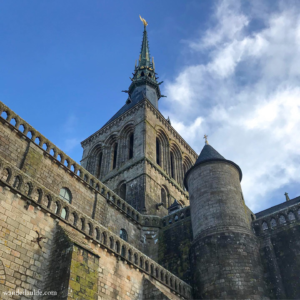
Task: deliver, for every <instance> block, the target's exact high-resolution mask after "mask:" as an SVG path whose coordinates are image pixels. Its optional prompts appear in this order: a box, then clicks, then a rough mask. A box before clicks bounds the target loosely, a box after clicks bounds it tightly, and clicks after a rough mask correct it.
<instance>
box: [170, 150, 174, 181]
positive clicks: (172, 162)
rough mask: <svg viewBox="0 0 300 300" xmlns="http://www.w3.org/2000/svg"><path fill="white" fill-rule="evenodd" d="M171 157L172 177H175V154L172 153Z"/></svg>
mask: <svg viewBox="0 0 300 300" xmlns="http://www.w3.org/2000/svg"><path fill="white" fill-rule="evenodd" d="M170 159H171V177H172V178H174V179H175V164H174V154H173V153H172V152H171V153H170Z"/></svg>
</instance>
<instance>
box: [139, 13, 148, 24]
mask: <svg viewBox="0 0 300 300" xmlns="http://www.w3.org/2000/svg"><path fill="white" fill-rule="evenodd" d="M140 19H141V21H142V22H143V24H144V26H145V27H146V26H147V25H148V23H147V21H146V20H145V19H144V18H142V17H141V15H140Z"/></svg>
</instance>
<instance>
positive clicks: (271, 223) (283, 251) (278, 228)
mask: <svg viewBox="0 0 300 300" xmlns="http://www.w3.org/2000/svg"><path fill="white" fill-rule="evenodd" d="M295 200H296V201H289V202H285V203H282V204H279V205H278V206H277V207H274V209H269V210H270V212H269V213H268V210H266V211H265V212H261V213H258V214H257V216H258V218H257V219H256V220H255V221H254V222H253V223H252V225H253V229H254V231H255V232H256V235H257V236H258V237H259V238H260V240H261V249H260V252H261V257H262V262H263V266H264V278H265V281H266V284H267V286H268V289H269V293H270V298H272V299H299V298H300V288H299V284H298V283H299V273H300V259H299V257H300V243H299V236H300V203H299V201H297V199H295ZM298 200H299V199H298Z"/></svg>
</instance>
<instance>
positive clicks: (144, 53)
mask: <svg viewBox="0 0 300 300" xmlns="http://www.w3.org/2000/svg"><path fill="white" fill-rule="evenodd" d="M140 18H141V16H140ZM141 20H145V19H143V18H141ZM143 23H144V22H143ZM145 24H147V22H145V23H144V32H143V42H142V48H141V54H140V61H139V67H142V66H144V67H150V52H149V42H148V36H147V25H148V24H147V25H145ZM151 67H152V64H151Z"/></svg>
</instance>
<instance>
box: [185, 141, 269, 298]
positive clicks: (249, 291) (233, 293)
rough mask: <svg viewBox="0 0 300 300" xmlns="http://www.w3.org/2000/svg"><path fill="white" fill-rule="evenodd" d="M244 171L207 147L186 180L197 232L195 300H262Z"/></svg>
mask: <svg viewBox="0 0 300 300" xmlns="http://www.w3.org/2000/svg"><path fill="white" fill-rule="evenodd" d="M241 179H242V171H241V169H240V167H239V166H238V165H236V164H235V163H234V162H232V161H229V160H226V159H225V158H224V157H223V156H222V155H220V154H219V153H218V152H217V151H216V150H215V149H214V148H213V147H212V146H210V145H208V144H206V145H205V146H204V148H203V149H202V151H201V153H200V155H199V157H198V159H197V161H196V163H195V165H194V166H193V167H192V168H191V169H190V170H189V171H188V172H187V174H186V176H185V185H186V187H188V190H189V194H190V207H191V218H192V228H193V244H192V248H191V266H192V268H193V271H192V272H193V275H192V276H193V286H194V297H195V299H245V298H247V299H262V298H264V296H265V288H264V283H263V279H262V267H261V262H260V257H259V244H258V240H257V238H256V236H255V235H254V234H253V232H252V231H251V229H250V228H251V227H250V220H249V210H248V208H247V207H246V205H245V203H244V199H243V194H242V189H241V185H240V181H241Z"/></svg>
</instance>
